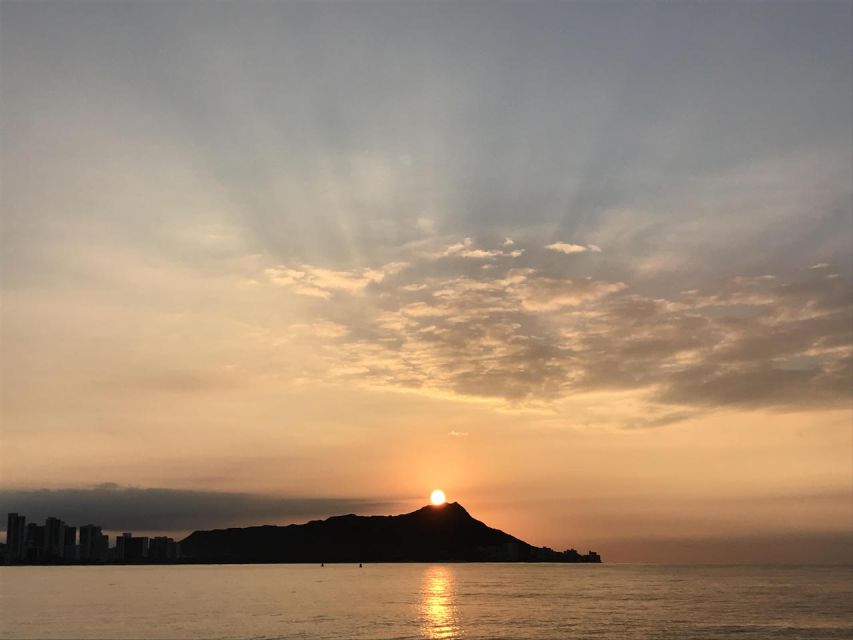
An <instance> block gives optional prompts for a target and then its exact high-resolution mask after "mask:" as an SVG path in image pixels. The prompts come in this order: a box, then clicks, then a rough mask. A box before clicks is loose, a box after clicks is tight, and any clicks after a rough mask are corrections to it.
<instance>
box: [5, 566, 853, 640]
mask: <svg viewBox="0 0 853 640" xmlns="http://www.w3.org/2000/svg"><path fill="white" fill-rule="evenodd" d="M851 611H853V568H851V567H850V566H835V567H817V566H662V565H627V564H602V565H567V564H398V565H394V564H376V565H371V564H367V565H365V566H364V567H363V568H359V567H358V566H357V565H326V566H325V567H320V566H319V565H208V566H101V567H83V566H76V567H75V566H68V567H2V568H0V637H2V638H40V639H42V638H45V639H46V638H110V639H113V638H116V639H142V638H145V639H152V640H153V639H166V638H217V639H225V638H228V639H249V638H252V639H261V638H263V639H267V640H269V639H272V638H584V639H586V638H603V639H611V638H612V639H617V638H618V639H620V640H621V639H625V638H648V639H652V638H654V639H665V638H672V639H673V640H676V639H677V640H690V639H699V638H701V639H703V640H708V639H713V638H732V637H735V638H741V639H753V638H756V639H757V638H761V639H769V638H800V639H802V640H820V639H823V638H847V639H850V638H853V613H851Z"/></svg>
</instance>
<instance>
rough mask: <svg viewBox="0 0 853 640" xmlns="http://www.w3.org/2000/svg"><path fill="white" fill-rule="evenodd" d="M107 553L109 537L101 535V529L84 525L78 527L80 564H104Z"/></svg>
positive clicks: (92, 525) (91, 525)
mask: <svg viewBox="0 0 853 640" xmlns="http://www.w3.org/2000/svg"><path fill="white" fill-rule="evenodd" d="M108 552H109V537H108V536H105V535H104V534H103V533H101V527H98V526H96V525H94V524H84V525H83V526H82V527H80V554H79V557H80V560H81V561H82V562H106V561H107V554H108Z"/></svg>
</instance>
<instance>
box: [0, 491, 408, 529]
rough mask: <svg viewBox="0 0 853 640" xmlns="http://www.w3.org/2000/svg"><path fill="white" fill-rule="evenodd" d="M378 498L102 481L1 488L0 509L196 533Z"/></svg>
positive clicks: (32, 518) (31, 516) (342, 510)
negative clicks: (76, 485) (269, 493)
mask: <svg viewBox="0 0 853 640" xmlns="http://www.w3.org/2000/svg"><path fill="white" fill-rule="evenodd" d="M393 507H394V503H392V502H388V501H385V500H379V499H370V498H366V499H357V498H306V497H298V496H293V497H285V496H266V495H258V494H251V493H227V492H218V491H189V490H185V489H162V488H156V489H152V488H139V487H125V486H121V485H118V484H116V483H103V484H100V485H97V486H95V487H93V488H89V489H36V490H9V489H7V490H0V511H2V512H3V513H7V512H18V513H22V514H24V515H26V516H27V521H28V522H42V521H44V519H45V518H46V517H48V516H56V517H59V518H61V519H63V520H65V521H66V522H68V523H69V524H72V525H76V526H79V525H82V524H88V523H93V524H98V525H101V526H102V527H104V529H107V530H110V531H125V530H126V531H192V530H194V529H207V528H217V527H228V526H243V525H253V524H276V523H284V522H300V521H304V520H307V519H310V518H317V517H327V516H332V515H340V514H346V513H353V512H357V513H371V512H376V511H380V512H382V511H387V510H389V509H392V508H393Z"/></svg>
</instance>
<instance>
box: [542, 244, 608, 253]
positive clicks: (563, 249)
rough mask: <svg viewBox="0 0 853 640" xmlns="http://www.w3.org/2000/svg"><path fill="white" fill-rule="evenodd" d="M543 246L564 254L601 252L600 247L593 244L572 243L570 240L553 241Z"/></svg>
mask: <svg viewBox="0 0 853 640" xmlns="http://www.w3.org/2000/svg"><path fill="white" fill-rule="evenodd" d="M545 248H546V249H550V250H551V251H559V252H560V253H565V254H572V253H584V252H586V251H592V252H593V253H601V247H599V246H598V245H594V244H572V243H570V242H553V243H551V244H549V245H546V246H545Z"/></svg>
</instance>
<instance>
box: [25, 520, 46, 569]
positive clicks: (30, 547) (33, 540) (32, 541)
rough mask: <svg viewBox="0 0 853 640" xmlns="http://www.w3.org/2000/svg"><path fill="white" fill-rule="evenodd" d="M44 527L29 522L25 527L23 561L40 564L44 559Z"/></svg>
mask: <svg viewBox="0 0 853 640" xmlns="http://www.w3.org/2000/svg"><path fill="white" fill-rule="evenodd" d="M44 541H45V535H44V525H40V524H36V523H35V522H31V523H29V524H28V525H27V542H26V551H25V554H24V555H25V556H26V557H25V559H26V561H27V562H41V561H43V560H44V559H45V553H44V548H45V544H44Z"/></svg>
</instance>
